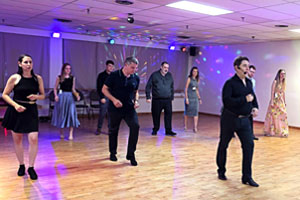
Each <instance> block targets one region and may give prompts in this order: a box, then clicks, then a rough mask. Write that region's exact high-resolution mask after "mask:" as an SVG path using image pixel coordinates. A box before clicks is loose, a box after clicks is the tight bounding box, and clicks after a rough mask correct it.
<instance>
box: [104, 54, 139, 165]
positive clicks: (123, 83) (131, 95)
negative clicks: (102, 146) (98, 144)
mask: <svg viewBox="0 0 300 200" xmlns="http://www.w3.org/2000/svg"><path fill="white" fill-rule="evenodd" d="M137 66H138V60H137V59H136V58H134V57H128V58H126V60H125V63H124V67H123V68H122V69H120V70H117V71H115V72H112V73H111V74H110V76H109V77H108V78H107V79H106V81H105V83H104V85H103V88H102V92H103V94H104V95H105V96H106V97H107V98H108V99H109V100H110V101H109V105H108V115H109V120H110V126H109V151H110V160H111V161H117V160H118V159H117V157H116V154H117V146H118V132H119V127H120V123H121V120H122V119H124V120H125V122H126V124H127V125H128V126H129V139H128V148H127V155H126V159H127V160H130V163H131V165H132V166H137V164H138V163H137V161H136V160H135V154H134V152H135V150H136V145H137V142H138V136H139V128H140V126H139V122H138V116H137V113H136V111H135V109H136V108H138V107H139V103H138V87H139V83H140V78H139V77H138V75H137V74H136V73H135V72H136V69H137Z"/></svg>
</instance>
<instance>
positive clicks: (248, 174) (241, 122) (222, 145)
mask: <svg viewBox="0 0 300 200" xmlns="http://www.w3.org/2000/svg"><path fill="white" fill-rule="evenodd" d="M234 132H236V133H237V135H238V137H239V139H240V141H241V144H242V149H243V167H242V168H243V169H242V173H243V178H244V179H250V178H252V170H251V165H252V157H253V150H254V142H253V133H252V129H251V122H250V120H249V116H245V117H241V116H235V115H233V114H232V113H229V112H228V111H226V110H225V109H224V111H223V112H222V115H221V134H220V142H219V146H218V152H217V165H218V168H219V169H218V173H219V174H225V172H226V167H225V165H226V156H227V148H228V144H229V142H230V140H231V139H232V136H233V133H234Z"/></svg>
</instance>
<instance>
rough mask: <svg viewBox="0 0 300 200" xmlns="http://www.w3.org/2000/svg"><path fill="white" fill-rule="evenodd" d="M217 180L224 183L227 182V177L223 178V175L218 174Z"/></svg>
mask: <svg viewBox="0 0 300 200" xmlns="http://www.w3.org/2000/svg"><path fill="white" fill-rule="evenodd" d="M218 178H219V179H220V180H222V181H226V180H227V177H226V176H225V174H219V175H218Z"/></svg>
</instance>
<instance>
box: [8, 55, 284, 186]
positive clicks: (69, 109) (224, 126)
mask: <svg viewBox="0 0 300 200" xmlns="http://www.w3.org/2000/svg"><path fill="white" fill-rule="evenodd" d="M138 64H139V61H138V59H137V58H135V57H128V58H126V59H125V61H124V66H123V67H122V68H121V69H118V70H114V68H115V67H114V62H113V61H112V60H108V61H106V68H105V70H104V71H103V72H101V73H100V74H99V75H98V78H97V85H96V87H97V91H98V94H99V97H100V102H99V103H100V109H99V119H98V124H97V131H96V135H99V134H101V132H102V128H103V127H102V126H103V120H104V118H105V116H106V115H107V116H108V130H109V153H110V156H109V159H110V160H111V161H113V162H116V161H117V160H118V158H117V146H118V132H119V127H120V123H121V121H122V120H124V121H125V122H126V124H127V125H128V127H129V139H128V148H127V155H126V159H127V160H129V161H130V163H131V165H132V166H137V165H138V162H137V160H136V157H135V151H136V146H137V142H138V136H139V128H140V126H139V122H138V115H137V112H136V108H138V107H139V93H138V89H139V83H140V78H139V76H138V75H137V73H136V71H137V67H138ZM169 67H170V66H169V63H168V62H166V61H164V62H162V63H161V66H160V69H159V70H157V71H155V72H153V73H152V74H151V75H150V77H149V80H148V82H147V85H146V88H145V92H146V102H148V103H151V113H152V120H153V129H152V135H154V136H155V135H157V132H158V130H159V129H160V116H161V113H162V111H164V122H165V123H164V124H165V134H166V135H167V136H176V133H175V132H174V131H173V130H172V101H173V100H174V80H173V77H172V74H171V73H170V72H169ZM233 67H234V70H235V72H236V73H235V75H234V76H233V77H231V78H230V79H228V80H227V81H226V83H225V84H224V86H223V90H222V102H223V107H222V113H221V131H220V141H219V145H218V150H217V166H218V170H217V172H218V178H219V179H220V180H227V177H226V175H225V172H226V167H225V165H226V156H227V153H226V152H227V148H228V144H229V142H230V140H231V139H232V137H234V133H236V134H237V136H238V137H239V139H240V141H241V144H242V149H243V161H242V162H243V165H242V183H244V184H248V185H250V186H254V187H258V186H259V185H258V184H257V183H256V182H255V181H254V180H253V179H252V169H251V166H252V157H253V150H254V142H253V140H254V139H258V138H257V137H255V136H254V131H253V117H256V116H257V114H258V108H259V107H258V102H257V99H256V95H255V84H256V83H255V79H254V74H255V71H256V68H255V66H253V65H250V61H249V59H248V58H247V57H243V56H240V57H238V58H236V59H235V60H234V63H233ZM71 72H72V68H71V65H70V64H68V63H64V64H63V66H62V69H61V73H60V75H58V77H57V79H56V82H55V86H54V99H55V105H54V111H53V116H52V120H51V124H52V125H53V126H55V127H57V128H59V129H60V137H61V138H64V128H69V137H68V138H69V140H73V132H74V128H76V127H78V126H79V125H80V122H79V120H78V117H77V112H76V105H75V101H76V100H80V95H79V93H78V92H77V91H76V86H75V82H76V79H75V77H74V76H73V75H72V73H71ZM198 86H199V71H198V68H197V67H192V69H191V70H190V73H189V76H188V78H187V81H186V84H185V102H184V104H185V110H184V130H187V128H188V127H187V124H188V117H192V118H193V122H194V123H193V131H194V132H195V133H196V132H198V114H199V104H202V100H201V96H200V93H199V89H198ZM271 91H272V92H271V100H270V104H269V107H268V112H267V114H266V120H265V125H264V132H265V135H266V136H274V135H279V136H282V137H287V136H288V122H287V113H286V101H285V70H283V69H280V70H279V71H278V73H277V75H276V77H275V80H274V81H273V84H272V90H271ZM11 92H14V96H13V98H11V97H10V93H11ZM2 97H3V99H4V100H5V101H6V102H7V103H8V104H9V106H8V108H7V110H6V113H5V115H4V119H3V122H2V126H3V127H5V128H7V129H8V130H11V132H12V136H13V140H14V145H15V151H16V156H17V159H18V161H19V169H18V172H17V174H18V176H23V175H25V173H26V168H25V164H24V155H23V154H24V153H23V152H24V150H23V143H22V138H23V135H27V137H28V141H29V167H28V170H27V172H28V174H29V176H30V178H31V179H32V180H36V179H37V178H38V175H37V173H36V171H35V169H34V163H35V159H36V156H37V150H38V131H39V126H38V124H39V122H38V109H37V105H36V100H42V99H44V98H45V92H44V84H43V79H42V77H41V76H40V75H37V74H35V73H34V72H33V61H32V57H31V56H30V55H27V54H23V55H21V56H20V57H19V59H18V72H17V73H16V74H13V75H11V76H10V78H9V79H8V81H7V83H6V86H5V89H4V91H3V95H2Z"/></svg>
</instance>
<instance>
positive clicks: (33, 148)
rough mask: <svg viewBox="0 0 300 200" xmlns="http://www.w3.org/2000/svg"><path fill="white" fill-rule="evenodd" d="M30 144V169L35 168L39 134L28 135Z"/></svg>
mask: <svg viewBox="0 0 300 200" xmlns="http://www.w3.org/2000/svg"><path fill="white" fill-rule="evenodd" d="M28 142H29V152H28V153H29V167H33V166H34V162H35V158H36V155H37V151H38V132H31V133H29V134H28Z"/></svg>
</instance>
